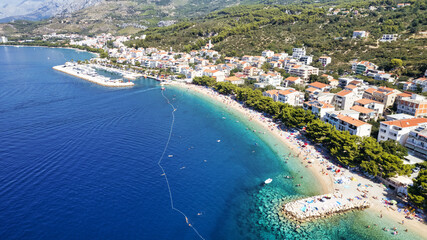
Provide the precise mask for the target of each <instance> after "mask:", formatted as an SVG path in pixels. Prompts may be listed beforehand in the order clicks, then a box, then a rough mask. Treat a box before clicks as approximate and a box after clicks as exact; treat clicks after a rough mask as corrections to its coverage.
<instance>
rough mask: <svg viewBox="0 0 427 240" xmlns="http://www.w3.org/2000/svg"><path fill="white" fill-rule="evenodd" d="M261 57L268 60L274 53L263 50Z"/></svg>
mask: <svg viewBox="0 0 427 240" xmlns="http://www.w3.org/2000/svg"><path fill="white" fill-rule="evenodd" d="M262 56H263V57H265V58H270V57H273V56H274V52H273V51H270V50H265V51H263V52H262Z"/></svg>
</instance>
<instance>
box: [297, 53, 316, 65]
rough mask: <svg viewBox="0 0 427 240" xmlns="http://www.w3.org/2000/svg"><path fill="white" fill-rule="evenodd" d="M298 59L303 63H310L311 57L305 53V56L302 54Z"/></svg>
mask: <svg viewBox="0 0 427 240" xmlns="http://www.w3.org/2000/svg"><path fill="white" fill-rule="evenodd" d="M299 60H300V61H301V62H303V63H304V64H305V65H310V64H311V63H312V62H313V57H312V56H307V55H305V56H302V57H301V58H300V59H299Z"/></svg>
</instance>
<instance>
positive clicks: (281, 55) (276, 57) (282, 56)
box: [271, 53, 288, 62]
mask: <svg viewBox="0 0 427 240" xmlns="http://www.w3.org/2000/svg"><path fill="white" fill-rule="evenodd" d="M286 57H288V54H287V53H276V54H274V55H273V57H272V58H271V61H275V62H278V61H280V60H284V59H285V58H286Z"/></svg>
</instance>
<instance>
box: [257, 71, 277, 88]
mask: <svg viewBox="0 0 427 240" xmlns="http://www.w3.org/2000/svg"><path fill="white" fill-rule="evenodd" d="M282 80H283V77H282V76H281V75H280V74H279V73H265V74H261V75H260V77H259V82H260V83H262V84H264V85H271V86H275V87H278V86H280V84H281V83H282Z"/></svg>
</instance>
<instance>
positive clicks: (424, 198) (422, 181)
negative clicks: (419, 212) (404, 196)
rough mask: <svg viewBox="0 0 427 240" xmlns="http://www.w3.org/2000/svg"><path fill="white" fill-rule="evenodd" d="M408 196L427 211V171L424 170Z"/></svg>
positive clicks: (415, 180) (409, 190)
mask: <svg viewBox="0 0 427 240" xmlns="http://www.w3.org/2000/svg"><path fill="white" fill-rule="evenodd" d="M408 196H409V198H410V199H411V201H412V202H413V203H415V204H416V205H417V206H418V207H420V208H421V209H427V169H422V170H421V171H420V172H419V174H418V177H417V178H416V179H414V184H413V186H411V187H409V188H408Z"/></svg>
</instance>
